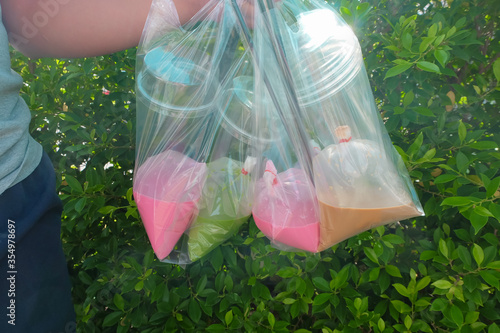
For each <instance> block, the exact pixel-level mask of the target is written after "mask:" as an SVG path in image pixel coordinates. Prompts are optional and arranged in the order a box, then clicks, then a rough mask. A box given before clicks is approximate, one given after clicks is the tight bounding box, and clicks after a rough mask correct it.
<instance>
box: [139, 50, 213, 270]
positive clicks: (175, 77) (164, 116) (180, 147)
mask: <svg viewBox="0 0 500 333" xmlns="http://www.w3.org/2000/svg"><path fill="white" fill-rule="evenodd" d="M196 52H198V56H196V57H193V54H194V53H196ZM184 53H186V54H189V55H190V57H189V58H190V59H192V58H197V59H199V61H198V62H197V63H196V64H195V63H194V62H193V61H192V60H188V59H187V58H184V57H182V56H179V55H175V54H174V53H172V52H169V51H166V49H165V48H164V47H157V48H155V49H153V50H151V51H149V52H148V53H147V54H146V56H145V57H144V61H143V65H142V67H141V68H142V69H141V71H140V72H139V73H138V84H137V87H138V91H137V100H138V106H137V119H138V142H139V144H138V145H139V147H138V153H137V155H138V156H137V165H136V171H135V177H134V198H135V201H136V203H137V207H138V209H139V212H140V214H141V217H142V220H143V223H144V226H145V228H146V231H147V234H148V237H149V239H150V241H151V244H152V247H153V249H154V251H155V253H156V255H157V257H158V258H159V259H165V258H166V257H167V256H168V255H169V254H170V253H171V252H172V251H173V250H174V248H175V246H176V244H177V242H178V241H179V239H180V238H181V236H182V235H183V233H184V232H185V231H186V230H187V229H188V228H189V226H190V224H191V222H192V221H193V219H194V218H195V217H196V215H197V213H198V204H199V200H200V197H201V193H202V188H203V184H204V182H205V178H206V174H207V167H206V164H205V163H203V162H204V161H203V160H200V161H199V154H200V150H201V140H202V138H203V137H204V136H205V134H206V130H207V126H206V123H207V122H206V119H209V118H210V117H211V115H212V113H213V111H214V107H213V105H214V101H213V100H214V99H215V96H216V92H217V89H218V87H217V81H216V80H215V79H212V80H207V75H208V71H207V70H206V69H205V67H206V66H205V67H204V65H206V64H209V62H210V57H208V56H207V55H206V54H202V53H199V51H197V50H189V49H187V50H185V51H184ZM176 54H182V52H177V53H176ZM141 144H143V146H141ZM176 260H179V261H183V260H182V259H179V258H176ZM184 261H185V260H184Z"/></svg>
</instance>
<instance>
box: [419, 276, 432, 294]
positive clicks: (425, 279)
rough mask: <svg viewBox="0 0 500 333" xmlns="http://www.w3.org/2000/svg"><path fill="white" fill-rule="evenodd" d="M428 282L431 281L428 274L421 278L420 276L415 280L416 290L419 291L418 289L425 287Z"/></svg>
mask: <svg viewBox="0 0 500 333" xmlns="http://www.w3.org/2000/svg"><path fill="white" fill-rule="evenodd" d="M429 283H431V278H430V276H424V277H423V278H421V279H420V280H419V281H418V282H417V286H416V290H417V291H419V290H422V289H424V288H425V287H427V286H428V285H429Z"/></svg>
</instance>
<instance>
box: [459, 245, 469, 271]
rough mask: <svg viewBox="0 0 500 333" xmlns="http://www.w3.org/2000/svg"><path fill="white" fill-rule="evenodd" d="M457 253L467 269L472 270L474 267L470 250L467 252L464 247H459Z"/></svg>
mask: <svg viewBox="0 0 500 333" xmlns="http://www.w3.org/2000/svg"><path fill="white" fill-rule="evenodd" d="M457 251H458V257H459V258H460V260H462V262H463V263H464V265H465V267H466V268H467V267H469V268H470V267H471V266H472V257H471V256H470V252H469V250H467V249H466V248H465V247H464V246H463V245H459V246H458V248H457Z"/></svg>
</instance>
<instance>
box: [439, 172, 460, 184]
mask: <svg viewBox="0 0 500 333" xmlns="http://www.w3.org/2000/svg"><path fill="white" fill-rule="evenodd" d="M455 179H457V176H456V175H450V174H444V175H440V176H438V177H437V178H436V179H434V184H445V183H448V182H451V181H453V180H455Z"/></svg>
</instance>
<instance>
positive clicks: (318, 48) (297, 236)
mask: <svg viewBox="0 0 500 333" xmlns="http://www.w3.org/2000/svg"><path fill="white" fill-rule="evenodd" d="M258 4H259V6H258V7H259V8H258V9H257V10H256V11H255V22H254V31H253V35H252V40H253V44H254V54H255V66H256V67H258V68H259V71H258V73H259V74H258V75H256V83H255V87H256V88H255V89H256V91H255V100H256V102H255V104H256V112H257V113H258V118H259V119H260V121H261V122H265V121H266V119H267V118H269V117H271V118H275V117H276V114H278V115H279V117H280V119H281V120H282V121H281V124H282V127H283V128H282V129H279V127H275V129H276V130H278V131H281V132H282V133H283V132H284V133H287V134H286V135H284V136H283V138H282V140H281V141H279V142H276V145H275V147H274V149H273V150H272V151H267V152H263V155H264V156H265V157H268V160H267V163H266V165H265V167H264V166H260V167H258V168H257V170H258V174H259V175H260V177H261V178H260V180H259V181H258V182H257V185H256V188H255V203H254V208H253V210H252V213H253V216H254V219H255V222H256V224H257V226H258V227H259V228H260V230H261V231H262V232H263V233H264V234H265V235H266V236H267V237H269V238H270V239H271V241H272V242H273V243H274V244H276V246H277V247H278V248H281V249H285V250H289V249H295V250H305V251H309V252H318V251H323V250H325V249H327V248H329V247H331V246H333V245H335V244H337V243H339V242H341V241H343V240H345V239H347V238H349V237H352V236H354V235H356V234H359V233H361V232H363V231H366V230H368V229H370V228H373V227H376V226H379V225H383V224H387V223H390V222H395V221H399V220H403V219H408V218H411V217H416V216H422V215H423V209H422V207H421V205H420V203H419V200H418V198H417V196H416V193H415V190H414V188H413V185H412V183H411V180H410V177H409V175H408V172H407V170H406V168H405V166H404V163H403V161H402V159H401V157H400V156H399V155H398V153H397V152H396V150H395V149H394V147H393V146H392V144H391V141H390V138H389V136H388V133H387V131H386V129H385V127H384V124H383V122H382V120H381V118H380V115H379V112H378V110H377V107H376V105H375V102H374V97H373V95H372V92H371V87H370V84H369V81H368V76H367V74H366V71H365V68H364V64H363V57H362V53H361V49H360V45H359V43H358V40H357V38H356V36H355V35H354V33H353V31H352V30H351V29H350V27H349V26H348V25H347V24H346V23H345V22H344V21H343V20H342V18H341V17H340V16H339V15H338V14H337V13H336V12H335V11H334V10H333V9H332V8H330V7H329V6H328V5H326V4H325V3H323V2H321V1H315V0H312V1H308V2H302V1H298V0H289V1H287V0H285V1H282V2H279V3H276V4H274V3H273V2H272V1H267V0H262V1H258ZM256 71H257V70H256ZM268 100H276V102H275V103H273V104H271V105H270V104H269V103H264V102H263V101H268ZM262 131H263V130H261V132H260V133H262Z"/></svg>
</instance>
